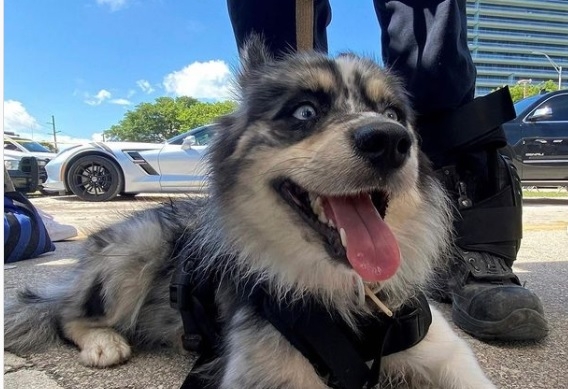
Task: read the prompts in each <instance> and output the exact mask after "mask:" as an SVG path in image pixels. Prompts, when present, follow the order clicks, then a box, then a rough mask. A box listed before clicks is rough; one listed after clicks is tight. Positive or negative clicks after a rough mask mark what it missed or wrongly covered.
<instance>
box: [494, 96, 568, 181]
mask: <svg viewBox="0 0 568 389" xmlns="http://www.w3.org/2000/svg"><path fill="white" fill-rule="evenodd" d="M515 111H516V113H517V117H516V118H515V119H513V120H511V121H510V122H507V123H505V124H503V128H504V129H505V133H506V134H507V143H508V145H507V146H506V147H505V148H504V149H503V150H502V153H503V154H505V155H507V156H508V157H510V158H511V159H512V160H513V162H514V164H515V166H516V167H517V169H518V171H519V175H520V176H521V181H522V183H523V185H534V186H566V185H568V90H560V91H556V92H551V93H546V94H541V95H536V96H531V97H528V98H526V99H523V100H521V101H519V102H517V103H515Z"/></svg>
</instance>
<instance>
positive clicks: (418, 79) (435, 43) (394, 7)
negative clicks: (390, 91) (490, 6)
mask: <svg viewBox="0 0 568 389" xmlns="http://www.w3.org/2000/svg"><path fill="white" fill-rule="evenodd" d="M374 5H375V11H376V12H377V17H378V19H379V24H380V26H381V31H382V35H381V40H382V54H383V60H384V62H385V65H386V66H387V67H389V68H391V69H392V70H394V71H395V72H396V73H397V74H399V75H400V76H401V77H402V78H403V80H404V82H405V84H406V87H407V89H408V90H409V91H410V93H411V94H412V99H413V103H414V108H415V110H416V111H417V113H418V114H419V115H422V114H430V113H434V112H440V111H442V112H443V111H446V110H448V109H455V108H457V107H460V106H462V105H464V104H466V103H468V102H470V101H471V100H473V96H474V91H475V77H476V70H475V66H474V64H473V60H472V58H471V54H470V52H469V49H468V46H467V16H466V0H374Z"/></svg>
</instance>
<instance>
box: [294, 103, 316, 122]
mask: <svg viewBox="0 0 568 389" xmlns="http://www.w3.org/2000/svg"><path fill="white" fill-rule="evenodd" d="M317 114H318V113H317V112H316V109H315V108H314V107H313V105H311V104H304V105H301V106H299V107H298V108H296V110H295V111H294V113H293V114H292V116H294V117H295V118H296V119H299V120H311V119H313V118H315V117H316V116H317Z"/></svg>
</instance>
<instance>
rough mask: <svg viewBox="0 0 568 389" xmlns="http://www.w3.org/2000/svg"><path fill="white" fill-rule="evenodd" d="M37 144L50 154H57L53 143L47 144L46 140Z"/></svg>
mask: <svg viewBox="0 0 568 389" xmlns="http://www.w3.org/2000/svg"><path fill="white" fill-rule="evenodd" d="M39 144H40V145H42V146H43V147H45V148H46V149H48V150H49V151H51V152H52V153H57V149H56V148H55V146H54V145H53V143H51V142H48V141H46V140H42V141H39Z"/></svg>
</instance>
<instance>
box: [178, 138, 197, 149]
mask: <svg viewBox="0 0 568 389" xmlns="http://www.w3.org/2000/svg"><path fill="white" fill-rule="evenodd" d="M195 144H197V141H196V140H195V137H194V136H193V135H188V136H186V137H185V138H183V143H182V144H181V149H182V150H190V149H191V147H192V146H194V145H195Z"/></svg>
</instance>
